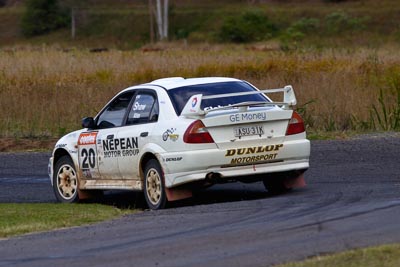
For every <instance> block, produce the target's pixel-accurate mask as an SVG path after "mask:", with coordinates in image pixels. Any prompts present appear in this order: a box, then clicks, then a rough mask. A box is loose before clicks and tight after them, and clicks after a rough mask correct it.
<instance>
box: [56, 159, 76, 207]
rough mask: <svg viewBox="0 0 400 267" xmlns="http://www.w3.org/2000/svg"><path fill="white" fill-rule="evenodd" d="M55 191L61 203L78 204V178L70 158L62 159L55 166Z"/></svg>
mask: <svg viewBox="0 0 400 267" xmlns="http://www.w3.org/2000/svg"><path fill="white" fill-rule="evenodd" d="M53 190H54V194H55V195H56V198H57V200H58V201H60V202H64V203H73V202H78V201H79V197H78V176H77V174H76V170H75V166H74V163H73V162H72V159H71V158H70V157H69V156H63V157H61V158H60V159H59V160H58V161H57V163H56V166H55V169H54V174H53Z"/></svg>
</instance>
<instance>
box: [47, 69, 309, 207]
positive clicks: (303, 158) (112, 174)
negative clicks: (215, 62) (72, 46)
mask: <svg viewBox="0 0 400 267" xmlns="http://www.w3.org/2000/svg"><path fill="white" fill-rule="evenodd" d="M277 92H282V93H283V101H282V102H273V101H272V100H271V99H270V98H269V97H267V96H266V94H268V93H277ZM295 104H296V97H295V94H294V91H293V88H292V87H291V86H285V87H284V88H280V89H270V90H258V89H257V88H255V87H254V86H253V85H251V84H250V83H248V82H246V81H242V80H237V79H233V78H191V79H184V78H180V77H174V78H165V79H159V80H156V81H153V82H151V83H146V84H141V85H137V86H133V87H129V88H127V89H125V90H123V91H121V92H120V93H118V94H117V95H116V96H115V97H114V98H112V99H111V101H110V102H109V103H108V104H107V105H106V106H105V107H104V108H103V109H102V110H101V111H100V113H99V114H98V115H97V116H96V117H95V118H92V117H89V118H84V119H83V121H82V126H83V127H84V129H82V130H79V131H75V132H72V133H70V134H67V135H66V136H64V137H62V138H61V139H60V140H59V141H58V142H57V144H56V146H55V149H54V151H53V154H52V157H51V158H50V161H49V176H50V179H51V182H52V185H53V188H54V192H55V195H56V197H57V199H58V200H59V201H61V202H76V201H78V200H79V199H83V198H87V197H90V195H91V194H92V193H94V192H96V191H99V190H100V191H101V190H111V189H128V190H142V191H144V196H145V199H146V202H147V204H148V206H149V207H150V208H151V209H161V208H164V207H165V205H166V204H167V203H168V201H174V200H178V199H183V198H187V197H190V196H191V193H192V190H193V189H196V188H199V187H201V186H209V185H212V184H215V183H224V182H231V181H240V182H245V183H250V182H257V181H263V183H264V185H265V187H266V189H267V190H268V191H271V192H280V191H284V190H286V189H290V188H293V187H299V186H304V185H305V183H304V176H303V173H304V171H306V170H307V168H308V167H309V156H310V142H309V141H308V140H307V139H306V133H305V129H304V123H303V120H302V118H301V117H300V116H299V115H298V114H297V113H296V112H295V111H293V110H292V106H294V105H295Z"/></svg>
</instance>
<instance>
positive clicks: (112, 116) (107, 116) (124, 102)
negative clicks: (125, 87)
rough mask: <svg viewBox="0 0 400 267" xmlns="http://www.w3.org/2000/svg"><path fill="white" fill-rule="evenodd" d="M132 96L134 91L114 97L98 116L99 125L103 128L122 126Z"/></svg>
mask: <svg viewBox="0 0 400 267" xmlns="http://www.w3.org/2000/svg"><path fill="white" fill-rule="evenodd" d="M132 96H133V92H126V93H123V94H121V95H119V96H118V97H117V98H116V99H114V100H113V101H112V102H111V103H110V104H109V105H108V107H107V108H106V109H105V110H104V111H103V113H101V114H100V116H99V117H98V119H97V127H98V128H100V129H103V128H111V127H119V126H122V122H123V120H124V118H125V114H126V111H127V109H128V106H129V102H130V101H131V98H132Z"/></svg>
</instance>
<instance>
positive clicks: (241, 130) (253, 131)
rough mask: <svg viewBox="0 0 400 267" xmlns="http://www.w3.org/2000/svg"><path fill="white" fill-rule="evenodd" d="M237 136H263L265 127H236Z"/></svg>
mask: <svg viewBox="0 0 400 267" xmlns="http://www.w3.org/2000/svg"><path fill="white" fill-rule="evenodd" d="M234 132H235V136H236V137H242V136H250V135H260V136H261V135H263V134H264V127H263V126H246V127H236V128H234Z"/></svg>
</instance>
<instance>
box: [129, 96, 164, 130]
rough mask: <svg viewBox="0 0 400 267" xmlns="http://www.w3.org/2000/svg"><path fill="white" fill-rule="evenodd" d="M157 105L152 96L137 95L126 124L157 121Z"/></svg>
mask: <svg viewBox="0 0 400 267" xmlns="http://www.w3.org/2000/svg"><path fill="white" fill-rule="evenodd" d="M157 119H158V103H157V99H156V98H155V96H154V95H152V94H138V95H137V96H136V98H135V101H134V102H133V104H132V107H131V110H130V111H129V115H128V119H127V122H126V124H127V125H131V124H137V123H146V122H151V121H157Z"/></svg>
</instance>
